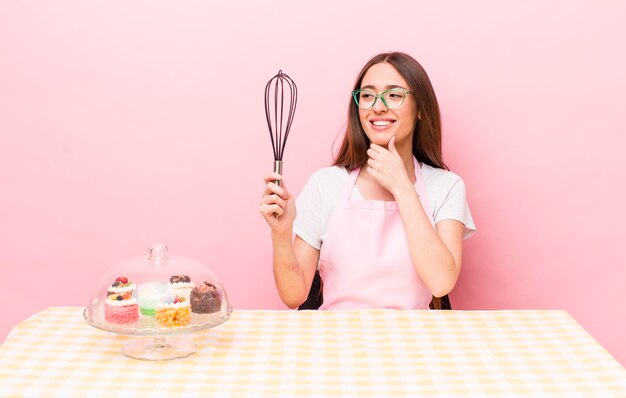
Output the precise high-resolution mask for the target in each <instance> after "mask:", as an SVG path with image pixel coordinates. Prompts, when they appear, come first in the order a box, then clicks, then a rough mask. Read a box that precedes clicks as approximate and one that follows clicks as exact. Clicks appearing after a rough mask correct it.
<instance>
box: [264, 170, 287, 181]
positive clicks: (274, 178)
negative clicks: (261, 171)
mask: <svg viewBox="0 0 626 398" xmlns="http://www.w3.org/2000/svg"><path fill="white" fill-rule="evenodd" d="M282 179H283V176H281V175H280V174H278V173H276V172H273V173H271V174H268V175H266V176H265V177H264V178H263V180H265V183H266V184H267V183H268V182H270V181H281V180H282Z"/></svg>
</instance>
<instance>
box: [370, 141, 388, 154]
mask: <svg viewBox="0 0 626 398" xmlns="http://www.w3.org/2000/svg"><path fill="white" fill-rule="evenodd" d="M370 149H372V150H374V151H376V152H381V151H382V150H384V149H385V148H383V147H382V146H380V145H377V144H374V143H373V142H372V143H371V144H370Z"/></svg>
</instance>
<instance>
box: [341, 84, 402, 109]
mask: <svg viewBox="0 0 626 398" xmlns="http://www.w3.org/2000/svg"><path fill="white" fill-rule="evenodd" d="M410 94H413V92H412V91H409V90H405V89H403V88H391V89H389V90H385V91H383V92H382V93H380V94H376V92H375V91H372V90H370V89H364V90H354V91H353V92H352V98H354V102H356V105H357V106H358V107H359V108H361V109H371V108H373V107H374V105H375V104H376V100H378V98H380V100H381V101H382V102H383V104H385V106H386V107H387V108H388V109H398V108H400V107H401V106H402V104H403V103H404V99H405V98H406V96H407V95H410Z"/></svg>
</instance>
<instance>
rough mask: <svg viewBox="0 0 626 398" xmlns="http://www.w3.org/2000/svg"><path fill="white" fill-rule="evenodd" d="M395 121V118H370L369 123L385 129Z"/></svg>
mask: <svg viewBox="0 0 626 398" xmlns="http://www.w3.org/2000/svg"><path fill="white" fill-rule="evenodd" d="M395 122H396V121H395V120H370V124H371V125H372V126H373V127H374V128H375V129H385V128H387V127H389V126H391V125H392V124H394V123H395Z"/></svg>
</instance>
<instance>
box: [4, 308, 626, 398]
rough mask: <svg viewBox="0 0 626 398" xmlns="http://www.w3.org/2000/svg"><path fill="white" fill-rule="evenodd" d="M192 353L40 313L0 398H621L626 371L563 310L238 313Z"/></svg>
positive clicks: (27, 327)
mask: <svg viewBox="0 0 626 398" xmlns="http://www.w3.org/2000/svg"><path fill="white" fill-rule="evenodd" d="M189 337H190V338H192V340H193V341H194V342H195V343H196V344H198V345H199V350H198V352H197V353H196V354H194V355H192V356H190V357H187V358H183V359H176V360H172V361H166V362H148V361H139V360H135V359H130V358H127V357H125V356H123V355H122V354H121V352H120V350H121V348H122V346H123V345H124V344H126V343H127V342H128V341H129V340H130V339H135V338H142V337H129V336H121V335H115V334H111V333H107V332H104V331H101V330H98V329H95V328H92V327H90V326H89V325H87V324H86V323H85V321H84V320H83V317H82V308H74V307H62V308H54V307H53V308H48V309H46V310H44V311H42V312H40V313H38V314H36V315H35V316H34V317H32V318H30V319H28V320H26V321H24V322H22V323H21V324H20V325H18V326H17V327H16V328H15V329H14V330H13V331H12V333H11V334H10V335H9V337H8V338H7V339H6V341H5V342H4V344H2V345H1V346H0V397H63V398H71V397H106V398H113V397H124V398H129V397H155V398H156V397H318V396H319V397H326V396H333V397H403V396H411V397H419V396H426V397H451V396H463V397H508V396H511V397H533V398H536V397H626V369H624V368H623V367H622V366H621V365H620V364H619V363H618V362H617V361H616V360H615V359H614V358H613V357H612V356H611V355H610V354H609V353H608V352H607V351H606V350H605V349H604V348H602V347H601V346H600V345H599V344H598V343H597V342H596V341H595V340H594V339H593V338H592V337H591V336H590V335H589V334H588V333H587V332H586V331H585V330H584V329H583V328H582V327H581V326H580V325H579V324H578V323H577V322H576V321H575V320H574V319H573V318H572V317H571V316H570V315H569V314H568V313H567V312H565V311H397V310H358V311H266V310H236V311H234V312H233V315H232V318H231V319H230V320H229V321H227V322H226V323H224V324H223V325H220V326H218V327H216V328H214V329H210V330H206V331H202V332H198V333H195V334H193V335H189Z"/></svg>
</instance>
